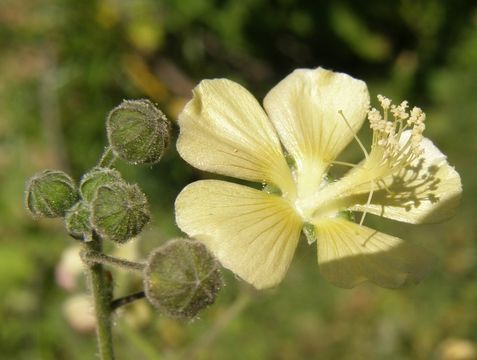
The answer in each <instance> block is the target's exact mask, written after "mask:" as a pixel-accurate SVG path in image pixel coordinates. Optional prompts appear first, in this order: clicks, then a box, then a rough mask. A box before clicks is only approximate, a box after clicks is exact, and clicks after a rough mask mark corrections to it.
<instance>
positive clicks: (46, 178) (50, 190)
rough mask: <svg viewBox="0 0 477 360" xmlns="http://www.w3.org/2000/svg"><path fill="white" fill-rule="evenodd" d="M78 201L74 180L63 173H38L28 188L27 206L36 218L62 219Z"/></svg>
mask: <svg viewBox="0 0 477 360" xmlns="http://www.w3.org/2000/svg"><path fill="white" fill-rule="evenodd" d="M77 199H78V192H77V191H76V186H75V184H74V182H73V179H71V177H70V176H69V175H67V174H66V173H64V172H63V171H59V170H45V171H42V172H40V173H37V174H35V175H34V176H33V177H32V178H31V179H30V180H29V181H28V183H27V186H26V193H25V206H26V208H27V209H28V210H29V211H30V213H31V214H32V215H33V216H34V217H39V216H44V217H50V218H54V217H62V216H64V215H65V212H66V210H68V209H69V208H70V207H71V206H73V204H74V203H75V202H76V201H77Z"/></svg>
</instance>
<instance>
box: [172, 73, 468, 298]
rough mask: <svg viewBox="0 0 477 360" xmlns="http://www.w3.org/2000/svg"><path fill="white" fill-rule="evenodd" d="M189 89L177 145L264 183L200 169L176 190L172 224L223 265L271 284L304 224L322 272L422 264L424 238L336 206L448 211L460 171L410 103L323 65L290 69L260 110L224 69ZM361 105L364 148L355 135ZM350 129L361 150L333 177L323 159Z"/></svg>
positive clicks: (389, 280) (197, 158)
mask: <svg viewBox="0 0 477 360" xmlns="http://www.w3.org/2000/svg"><path fill="white" fill-rule="evenodd" d="M193 93H194V97H193V99H192V100H191V101H190V102H189V103H188V104H187V105H186V106H185V108H184V110H183V111H182V113H181V114H180V115H179V126H180V135H179V139H178V142H177V149H178V151H179V153H180V155H181V156H182V157H183V158H184V159H185V160H186V161H187V162H189V163H190V164H192V165H193V166H195V167H196V168H199V169H201V170H205V171H210V172H214V173H218V174H221V175H226V176H231V177H235V178H239V179H243V180H248V181H253V182H257V183H262V184H264V185H267V186H265V187H264V190H265V191H260V190H257V189H254V188H251V187H247V186H244V185H239V184H235V183H231V182H227V181H220V180H203V181H197V182H195V183H192V184H190V185H188V186H187V187H186V188H185V189H184V190H183V191H182V192H181V193H180V194H179V196H178V198H177V200H176V220H177V224H178V225H179V227H180V228H181V229H182V230H183V231H184V232H185V233H187V234H188V235H189V236H191V237H193V238H195V239H197V240H199V241H202V242H203V243H204V244H206V245H207V247H208V248H209V249H210V250H211V252H212V253H214V254H215V255H216V256H217V258H218V259H219V260H220V261H221V263H222V265H223V266H224V267H226V268H228V269H230V270H231V271H233V272H234V273H235V274H237V275H238V276H239V277H241V278H242V279H244V280H245V281H247V282H249V283H251V284H252V285H254V286H255V287H256V288H259V289H262V288H268V287H272V286H275V285H276V284H278V283H279V282H280V281H281V280H282V279H283V277H284V276H285V273H286V271H287V269H288V267H289V265H290V262H291V259H292V257H293V254H294V252H295V249H296V246H297V243H298V240H299V238H300V233H301V232H302V230H303V231H304V232H305V233H306V235H307V237H308V240H309V242H310V243H311V242H313V241H314V240H315V239H317V241H316V242H317V245H318V246H317V247H318V263H319V266H320V272H321V274H322V275H323V276H324V277H325V278H326V279H328V280H329V281H330V282H332V283H333V284H335V285H337V286H340V287H345V288H348V287H353V286H355V285H356V284H358V283H361V282H363V281H370V282H373V283H375V284H377V285H379V286H383V287H397V286H400V285H402V284H403V283H405V282H407V281H413V282H416V281H419V280H421V279H422V278H423V277H424V276H425V275H426V274H427V272H428V271H429V268H430V264H431V262H432V257H431V256H430V255H428V254H427V253H426V252H425V251H423V250H422V249H421V248H419V247H417V246H416V245H412V244H410V243H409V242H406V241H403V240H401V239H399V238H396V237H393V236H391V235H387V234H384V233H380V232H378V231H375V230H372V229H370V228H368V227H366V226H363V225H362V221H363V220H364V216H363V217H362V219H361V221H360V223H359V224H358V223H355V222H353V221H350V220H349V218H348V217H347V216H344V215H345V214H346V211H359V212H363V213H372V214H377V215H381V216H384V217H387V218H390V219H393V220H398V221H403V222H408V223H429V222H438V221H441V220H443V219H445V218H447V217H449V216H451V215H452V214H453V212H454V210H455V208H456V206H457V204H458V201H459V197H460V193H461V190H462V186H461V182H460V177H459V174H458V173H457V172H456V171H455V170H454V168H452V167H451V166H449V164H448V163H447V161H446V157H445V156H444V155H443V154H442V153H441V152H440V151H439V150H438V149H437V148H436V147H435V146H434V145H433V144H432V142H431V141H430V140H428V139H426V138H423V137H422V131H423V130H424V128H425V126H424V119H425V114H424V113H423V112H422V111H421V110H420V109H419V108H414V109H412V110H411V111H408V109H407V102H403V103H401V104H400V105H398V106H396V105H392V104H391V101H390V100H389V99H387V98H385V97H382V96H379V97H378V100H379V102H380V103H381V107H382V111H381V112H380V111H378V110H376V109H371V110H369V94H368V90H367V87H366V84H365V83H364V82H363V81H360V80H356V79H354V78H352V77H350V76H348V75H346V74H342V73H335V72H332V71H328V70H325V69H322V68H318V69H315V70H304V69H300V70H296V71H294V72H293V73H292V74H290V75H289V76H287V77H286V78H285V79H284V80H282V81H281V82H280V83H279V84H278V85H276V86H275V87H274V88H273V89H272V90H271V91H270V92H269V93H268V94H267V96H266V97H265V100H264V108H265V111H264V110H263V109H262V107H261V106H260V105H259V103H258V102H257V100H255V98H254V97H253V96H252V95H251V94H250V93H249V92H248V91H247V90H246V89H244V88H243V87H242V86H240V85H238V84H237V83H235V82H232V81H229V80H226V79H216V80H204V81H202V82H201V83H200V84H199V85H198V86H197V87H196V88H195V89H194V92H193ZM366 115H368V119H369V121H370V126H371V129H372V130H373V143H372V145H371V150H370V152H369V153H367V152H366V150H365V149H364V147H363V146H362V144H361V142H360V141H359V139H358V138H357V137H356V132H357V131H358V130H359V128H360V127H361V125H362V124H363V122H364V120H365V118H366ZM353 138H355V139H356V140H357V141H358V143H359V144H360V146H361V147H362V148H363V151H364V152H365V155H366V156H365V159H364V160H363V161H362V162H361V163H360V164H358V165H356V166H351V170H350V171H349V172H348V173H346V174H345V176H343V177H342V178H341V179H339V180H338V181H330V180H329V179H328V177H327V175H326V174H327V172H328V170H329V169H330V167H331V166H333V165H335V166H338V165H348V164H344V163H339V162H338V161H335V159H336V158H337V156H338V155H339V154H340V152H341V151H342V150H343V149H344V148H345V147H346V146H347V145H348V144H349V143H350V142H351V141H352V140H353ZM285 154H286V155H285ZM287 159H292V161H287ZM288 163H291V165H289V164H288ZM270 188H275V189H278V191H266V190H267V189H270Z"/></svg>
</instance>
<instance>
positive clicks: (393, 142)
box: [295, 95, 426, 224]
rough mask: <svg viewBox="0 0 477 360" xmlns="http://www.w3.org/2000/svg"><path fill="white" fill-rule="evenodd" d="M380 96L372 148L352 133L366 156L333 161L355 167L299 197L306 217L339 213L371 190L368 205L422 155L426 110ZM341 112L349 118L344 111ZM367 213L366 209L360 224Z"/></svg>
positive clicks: (372, 118)
mask: <svg viewBox="0 0 477 360" xmlns="http://www.w3.org/2000/svg"><path fill="white" fill-rule="evenodd" d="M378 100H379V102H380V103H381V107H382V113H381V112H379V111H378V110H377V109H375V108H372V109H370V110H369V111H368V120H369V124H370V128H371V130H373V139H372V144H371V151H370V152H369V154H368V153H367V152H366V149H365V148H364V146H363V145H362V143H361V141H359V139H358V138H357V136H356V134H353V135H354V136H355V139H356V141H357V142H358V144H359V145H360V147H361V148H362V150H363V152H364V155H365V160H363V161H362V162H361V163H360V164H358V165H353V164H347V163H341V162H334V163H335V164H341V165H348V166H351V167H352V169H351V170H350V171H349V172H348V173H347V174H346V175H345V176H344V177H343V178H342V179H340V180H338V181H334V182H329V181H326V182H325V181H323V182H322V184H321V186H320V189H319V190H318V191H317V192H316V193H315V194H314V195H313V196H310V197H308V198H306V199H298V200H297V202H296V204H295V206H296V208H297V211H298V212H299V213H300V214H301V215H302V216H303V218H304V219H305V220H306V221H309V220H310V219H317V218H319V217H336V216H339V214H340V211H342V210H345V209H347V208H349V207H351V206H354V205H357V204H359V203H361V204H363V202H364V201H363V200H362V199H363V194H365V195H366V194H368V196H367V197H366V196H365V199H367V200H365V201H366V206H369V205H370V204H371V201H372V197H373V193H374V192H375V191H377V190H382V189H384V190H385V191H388V192H390V193H391V190H389V188H388V184H389V181H388V180H389V179H392V177H393V176H396V175H397V174H398V173H399V172H400V171H401V170H403V169H407V168H411V166H412V164H413V163H414V162H415V161H416V160H417V159H418V158H419V157H420V156H421V155H422V153H423V149H422V148H421V141H422V139H423V137H422V132H423V131H424V129H425V125H424V121H425V118H426V115H425V114H424V112H423V111H422V110H421V109H420V108H418V107H414V108H413V109H412V110H411V111H410V112H408V111H407V108H408V104H407V101H403V102H402V103H401V104H399V105H393V104H392V103H391V100H389V99H388V98H385V97H384V96H381V95H378ZM340 114H341V116H342V117H343V120H344V121H347V120H346V118H345V115H344V114H343V113H340ZM350 131H352V130H351V128H350ZM357 197H359V199H360V200H357ZM366 206H365V208H366ZM365 215H366V210H365V211H364V212H363V216H362V218H361V221H360V224H362V222H363V220H364V217H365Z"/></svg>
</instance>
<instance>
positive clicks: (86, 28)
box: [0, 0, 477, 359]
mask: <svg viewBox="0 0 477 360" xmlns="http://www.w3.org/2000/svg"><path fill="white" fill-rule="evenodd" d="M0 46H1V49H2V52H1V54H0V291H1V292H2V296H1V298H0V318H1V319H2V326H1V327H0V349H1V354H2V357H4V358H9V359H91V358H93V356H94V354H95V347H94V345H95V344H94V338H93V336H92V335H91V334H86V335H84V334H83V335H81V334H79V333H77V332H75V331H74V330H73V329H71V327H70V326H69V324H68V323H67V322H66V320H65V318H64V316H63V312H62V307H63V306H64V302H65V300H66V299H68V298H69V297H70V296H71V294H70V293H68V292H67V291H66V290H64V289H62V288H59V287H58V285H57V283H56V282H55V266H56V264H57V263H58V262H59V259H60V257H61V254H62V252H63V250H64V249H65V248H66V247H67V246H68V245H69V244H70V243H71V242H72V240H70V239H67V236H66V235H65V234H64V233H63V231H62V227H61V226H60V225H59V224H58V223H57V222H56V221H53V220H45V221H40V222H33V221H32V220H31V219H29V217H28V215H27V214H26V212H25V211H24V209H23V204H22V201H23V200H22V198H23V188H24V181H25V179H26V178H27V177H29V176H30V175H31V174H33V173H34V172H36V171H38V170H40V169H43V168H60V169H63V170H65V171H67V172H69V173H70V174H71V175H72V176H74V177H76V178H77V177H78V175H79V174H81V173H83V172H85V170H87V169H88V168H90V167H91V166H93V165H94V163H95V162H96V161H97V159H98V157H99V155H100V153H101V152H102V149H103V146H104V145H105V142H106V138H105V130H104V120H105V117H106V115H107V113H108V112H109V110H111V109H112V108H113V107H114V106H116V105H117V104H119V103H120V102H121V100H122V99H130V98H144V97H146V98H150V99H151V100H153V101H155V102H157V103H158V104H159V106H160V107H161V108H162V109H163V110H164V111H165V112H166V113H167V115H168V116H169V117H170V118H171V119H172V120H173V121H174V120H175V119H176V117H177V114H178V112H179V111H180V109H181V107H182V106H183V104H184V102H185V101H186V100H187V98H188V97H189V96H190V90H191V89H192V87H193V86H194V85H195V84H196V83H197V82H198V81H199V80H201V79H202V78H212V77H227V78H231V79H234V80H236V81H239V82H241V83H242V84H244V85H246V86H247V87H248V88H249V89H250V90H251V91H252V92H253V93H254V94H255V95H256V96H257V97H258V98H260V99H261V98H262V97H263V96H264V94H266V92H267V91H268V90H269V89H270V88H271V87H272V86H273V85H274V84H275V83H276V82H277V81H279V80H280V79H281V78H283V77H284V76H286V75H287V74H288V73H290V72H291V71H292V70H293V69H295V68H298V67H316V66H323V67H326V68H331V69H334V70H339V71H344V72H347V73H349V74H351V75H353V76H354V77H357V78H360V79H363V80H365V81H367V82H368V85H369V87H370V91H371V94H372V95H376V94H377V93H383V94H385V95H387V96H389V97H392V98H393V99H394V100H396V101H399V100H403V99H407V100H409V101H410V103H411V105H414V104H416V105H419V106H421V107H422V108H423V109H424V110H426V112H427V114H428V121H427V125H428V130H426V131H427V135H428V136H429V137H431V138H432V139H433V140H434V142H435V143H436V144H437V145H438V146H439V147H440V148H441V149H442V150H443V152H444V153H446V154H447V155H448V157H449V161H450V163H451V164H453V165H455V166H456V168H457V170H458V171H459V172H460V174H461V175H462V179H463V185H464V197H463V202H462V207H461V209H460V212H459V213H458V215H457V216H456V217H455V218H454V219H453V220H451V221H450V222H447V223H445V224H442V225H432V226H430V225H429V226H421V227H411V226H406V225H404V226H403V225H401V224H394V223H391V222H389V221H385V220H381V219H376V218H372V217H371V216H370V217H369V218H368V219H369V220H367V221H370V222H372V223H373V224H376V225H377V227H378V228H379V229H381V230H387V231H389V232H390V233H392V234H395V235H398V236H402V237H405V238H409V239H415V240H418V241H420V242H422V243H424V244H425V245H426V246H427V247H428V248H429V249H431V250H432V251H433V252H434V253H435V254H436V255H437V256H438V258H439V266H438V268H437V269H436V271H435V272H434V273H433V275H432V276H431V277H430V278H429V279H427V280H426V281H425V282H424V283H423V284H421V285H419V286H417V287H412V288H408V289H403V290H398V291H389V290H382V289H378V288H374V287H369V286H361V287H358V288H357V289H354V290H347V291H345V290H340V289H336V288H333V287H332V286H330V285H329V284H327V283H325V282H324V281H323V280H322V279H321V278H320V275H319V272H318V269H317V266H316V254H315V248H314V247H309V246H308V245H306V244H305V243H304V242H303V244H301V245H300V247H299V249H298V252H297V256H296V259H295V261H294V263H293V265H292V268H291V270H290V272H289V274H288V276H287V278H286V280H285V281H284V283H283V284H282V285H281V286H280V287H279V288H277V289H275V290H272V291H267V292H263V293H260V294H254V295H253V300H252V301H251V302H250V304H249V305H248V306H246V307H245V306H244V305H243V304H244V300H243V297H244V296H245V297H246V296H248V295H243V294H244V293H245V294H247V293H248V291H249V290H247V289H245V290H244V289H243V286H242V284H240V283H239V282H238V281H237V280H235V279H234V278H233V276H231V275H230V274H226V275H227V276H226V280H227V283H228V286H227V287H226V288H225V290H224V291H223V292H222V294H221V296H220V297H219V302H218V304H216V305H214V306H213V307H212V308H210V309H209V310H207V311H206V312H204V313H203V314H202V315H201V318H200V319H199V320H196V321H194V322H192V323H182V322H178V321H176V320H169V319H167V318H164V317H162V316H161V315H159V314H157V313H155V312H152V311H150V309H149V310H148V309H147V307H146V309H145V310H144V309H142V310H141V308H138V309H139V310H138V309H136V308H130V309H129V310H127V311H125V314H124V316H120V317H119V318H118V320H117V322H118V326H116V327H115V332H116V339H117V346H118V353H119V354H120V355H121V356H120V357H119V358H120V359H131V358H146V359H149V358H150V359H155V358H161V355H160V354H162V355H164V354H168V355H169V356H173V355H177V356H183V357H185V358H187V357H189V356H193V357H194V356H195V357H198V358H203V359H270V358H273V359H305V358H306V359H308V358H322V359H380V358H384V357H386V358H389V359H410V358H411V359H429V358H442V359H454V358H452V357H446V356H449V355H446V354H448V353H449V351H450V350H449V349H454V350H455V349H460V350H462V349H465V348H466V347H467V348H470V349H472V347H473V349H474V352H475V351H476V350H475V347H476V344H477V312H476V311H475V308H476V304H477V283H476V282H475V278H476V275H477V271H476V265H477V253H476V251H477V246H476V231H477V225H476V222H475V213H476V212H477V205H476V204H475V201H476V196H477V171H476V170H475V156H476V155H477V141H476V134H477V118H476V115H475V114H477V101H476V99H475V94H477V67H476V66H475V65H476V64H477V7H476V5H475V2H474V1H471V0H456V1H439V0H420V1H411V0H401V1H392V2H391V1H379V0H370V1H366V2H365V1H351V0H341V1H337V2H331V1H330V2H326V1H305V0H274V1H266V0H242V1H233V0H201V1H197V0H180V1H174V0H162V1H160V0H133V1H127V0H85V1H73V0H23V1H16V0H3V1H2V2H1V3H0ZM175 131H177V129H175ZM365 132H366V131H364V132H363V134H364V133H365ZM364 137H366V135H364ZM346 156H349V157H350V158H353V159H358V158H359V156H360V154H359V152H358V151H357V149H356V148H355V147H354V146H352V147H351V149H350V151H349V152H348V153H347V154H346ZM121 169H122V170H124V173H125V176H126V177H127V178H128V179H131V180H138V181H139V182H140V184H141V186H142V188H143V189H144V190H145V192H146V193H147V194H148V196H149V199H150V202H151V206H152V208H153V209H152V210H153V223H152V225H151V226H150V227H149V231H148V232H147V233H146V234H145V235H144V236H143V238H142V239H141V241H140V242H139V251H140V252H142V255H143V256H145V255H146V254H147V253H148V252H149V251H150V250H151V249H152V248H154V247H155V246H157V245H159V244H161V243H163V242H164V241H166V240H167V239H168V238H170V237H173V236H175V235H177V234H178V229H177V228H176V227H175V225H174V219H173V213H172V208H173V202H174V198H175V196H176V195H177V194H178V192H179V191H180V190H181V189H182V187H183V186H185V185H186V184H187V183H189V182H191V181H193V180H195V179H198V178H200V177H202V176H204V174H202V173H200V172H198V171H196V170H195V169H192V168H191V167H190V166H188V165H187V164H186V163H185V162H184V161H182V160H181V159H180V158H179V157H178V155H177V153H176V152H175V149H174V147H173V146H172V147H171V148H170V149H169V152H168V154H167V155H166V156H165V158H164V159H163V161H162V162H161V163H159V164H158V165H157V166H155V167H142V168H139V169H138V168H132V167H128V166H125V165H124V166H121ZM207 176H208V175H207ZM117 276H118V277H117V282H118V283H119V284H122V283H125V284H126V285H124V286H123V288H125V290H127V288H130V290H134V289H136V288H135V286H137V285H138V283H137V279H134V278H133V279H127V278H126V279H124V275H121V274H118V275H117ZM241 294H242V295H241ZM236 298H238V300H235V299H236ZM242 308H243V309H242ZM240 309H242V311H241V312H239V310H240ZM141 311H142V312H141ZM144 312H145V313H146V315H147V316H143V315H140V314H143V313H144ZM234 312H236V313H238V314H237V315H236V316H235V317H234V316H232V315H233V314H234ZM138 314H139V315H138ZM141 316H143V317H145V319H146V320H144V321H142V322H140V321H139V320H137V318H140V317H141ZM228 316H230V317H231V319H232V320H230V322H228V323H227V326H225V327H224V328H223V329H222V330H220V329H219V330H220V331H216V333H218V334H214V331H215V330H211V329H216V326H217V323H219V324H220V322H221V321H223V319H226V318H227V317H228ZM134 319H136V320H134ZM214 324H215V325H214ZM210 334H212V335H210ZM212 338H213V339H215V341H210V339H212ZM459 346H460V348H459ZM237 348H238V349H240V351H236V350H233V349H237ZM455 359H456V358H455Z"/></svg>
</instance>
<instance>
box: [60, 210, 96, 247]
mask: <svg viewBox="0 0 477 360" xmlns="http://www.w3.org/2000/svg"><path fill="white" fill-rule="evenodd" d="M90 217H91V207H90V205H89V204H88V203H87V202H86V201H78V202H77V203H76V204H74V205H73V207H72V208H71V209H69V210H68V211H67V212H66V216H65V226H66V230H67V231H68V233H69V234H70V235H71V236H72V237H74V238H75V239H78V240H85V241H87V240H91V239H92V233H93V229H92V227H91V222H90Z"/></svg>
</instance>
